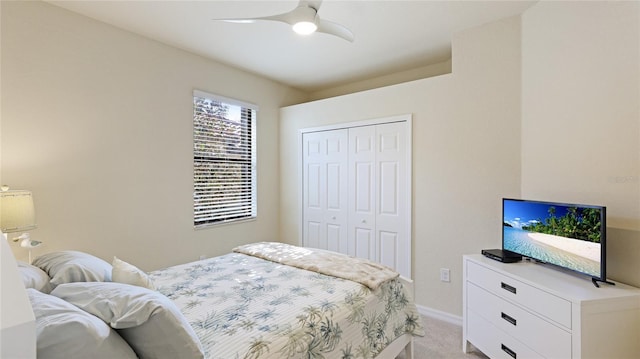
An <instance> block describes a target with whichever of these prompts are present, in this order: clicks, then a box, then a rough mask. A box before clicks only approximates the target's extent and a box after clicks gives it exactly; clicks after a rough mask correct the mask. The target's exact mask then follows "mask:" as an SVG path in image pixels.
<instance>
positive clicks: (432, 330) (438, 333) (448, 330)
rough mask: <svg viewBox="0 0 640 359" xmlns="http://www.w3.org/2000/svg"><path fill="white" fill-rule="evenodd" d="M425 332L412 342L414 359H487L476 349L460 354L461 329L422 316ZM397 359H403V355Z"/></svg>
mask: <svg viewBox="0 0 640 359" xmlns="http://www.w3.org/2000/svg"><path fill="white" fill-rule="evenodd" d="M422 322H423V324H424V328H425V331H426V333H427V334H426V335H425V336H424V337H416V338H415V340H414V346H413V348H414V353H413V356H414V359H437V358H445V359H449V358H451V359H458V358H460V359H478V358H482V359H486V358H488V357H487V356H485V355H484V354H482V353H481V352H480V351H478V350H477V349H475V348H473V349H472V351H471V352H469V353H467V354H465V353H463V352H462V327H460V326H458V325H455V324H451V323H447V322H443V321H440V320H437V319H433V318H430V317H425V316H422ZM397 359H405V358H404V354H401V355H400V356H398V358H397Z"/></svg>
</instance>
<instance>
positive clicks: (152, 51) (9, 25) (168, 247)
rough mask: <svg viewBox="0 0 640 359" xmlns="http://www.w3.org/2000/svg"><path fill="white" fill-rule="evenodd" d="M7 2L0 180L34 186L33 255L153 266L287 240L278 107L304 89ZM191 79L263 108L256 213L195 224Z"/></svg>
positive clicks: (47, 8)
mask: <svg viewBox="0 0 640 359" xmlns="http://www.w3.org/2000/svg"><path fill="white" fill-rule="evenodd" d="M1 6H2V30H3V31H2V69H1V70H2V83H1V85H2V111H1V114H2V147H1V151H0V152H1V158H2V180H3V182H4V183H6V184H8V185H10V186H12V187H13V188H14V189H18V188H23V189H29V190H32V191H33V195H34V202H35V206H36V216H37V221H38V229H36V230H34V231H33V232H32V238H34V239H37V240H41V241H43V242H44V245H43V246H42V247H40V248H38V249H37V250H36V254H37V253H42V252H46V251H52V250H57V249H76V250H85V251H88V252H91V253H94V254H96V255H98V256H100V257H102V258H104V259H106V260H108V261H111V258H112V257H113V256H114V255H117V256H118V257H122V258H123V259H124V260H127V261H131V262H132V263H134V264H136V265H139V266H140V267H141V268H143V269H145V270H151V269H156V268H159V267H164V266H168V265H171V264H175V263H181V262H186V261H192V260H196V259H198V256H199V255H201V254H204V255H207V256H213V255H219V254H222V253H225V252H228V251H229V250H230V249H231V248H232V247H234V246H236V245H238V244H243V243H247V242H251V241H256V240H275V239H277V235H278V231H279V230H278V222H279V221H278V215H279V213H278V211H277V210H274V208H278V201H279V195H278V191H279V173H278V171H277V163H278V135H279V134H278V114H279V108H280V107H281V106H285V105H288V104H291V103H297V102H299V101H301V99H302V98H304V96H303V95H304V94H302V93H300V92H296V91H294V90H292V89H290V88H288V87H285V86H282V85H279V84H277V83H274V82H271V81H268V80H265V79H263V78H260V77H257V76H254V75H251V74H248V73H246V72H242V71H239V70H236V69H233V68H230V67H227V66H223V65H220V64H218V63H215V62H212V61H209V60H206V59H204V58H202V57H199V56H196V55H193V54H190V53H187V52H184V51H181V50H177V49H175V48H172V47H169V46H165V45H162V44H160V43H157V42H154V41H151V40H148V39H145V38H143V37H140V36H137V35H134V34H131V33H128V32H125V31H122V30H118V29H116V28H113V27H111V26H108V25H106V24H103V23H100V22H97V21H94V20H92V19H90V18H87V17H84V16H80V15H77V14H74V13H72V12H69V11H67V10H63V9H60V8H57V7H55V6H51V5H49V4H46V3H43V2H7V1H3V2H2V3H1ZM193 89H200V90H204V91H207V92H211V93H216V94H219V95H222V96H226V97H231V98H237V99H239V100H242V101H246V102H251V103H255V104H257V105H258V106H259V107H260V112H259V113H258V125H257V126H258V129H257V131H258V132H257V133H258V139H257V143H258V149H257V151H258V156H259V165H258V193H259V198H258V214H259V216H258V220H256V221H252V222H248V223H243V224H233V225H225V226H219V227H216V228H209V229H204V230H197V231H196V230H194V229H193V224H192V223H193V222H192V221H193V219H192V218H193V217H192V216H193V207H192V206H193V205H192V202H193V194H192V193H193V187H192V181H193V180H192V173H193V169H192V168H193V163H192V162H193V161H192V116H193V109H192V106H193V105H192V90H193ZM274 164H275V166H274ZM274 167H275V168H274ZM15 252H16V255H17V256H23V257H24V256H25V255H26V253H25V251H23V250H21V249H19V248H18V249H16V250H15Z"/></svg>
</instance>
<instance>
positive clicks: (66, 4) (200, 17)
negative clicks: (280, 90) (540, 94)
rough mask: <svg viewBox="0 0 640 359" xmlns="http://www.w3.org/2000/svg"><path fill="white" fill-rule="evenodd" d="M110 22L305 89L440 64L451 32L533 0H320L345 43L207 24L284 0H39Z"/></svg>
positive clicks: (277, 6)
mask: <svg viewBox="0 0 640 359" xmlns="http://www.w3.org/2000/svg"><path fill="white" fill-rule="evenodd" d="M47 2H49V3H51V4H54V5H57V6H60V7H63V8H66V9H68V10H71V11H74V12H77V13H80V14H83V15H86V16H89V17H91V18H94V19H97V20H100V21H103V22H105V23H108V24H111V25H113V26H116V27H119V28H122V29H125V30H128V31H131V32H134V33H137V34H140V35H143V36H145V37H149V38H151V39H154V40H157V41H159V42H162V43H165V44H168V45H171V46H174V47H177V48H180V49H184V50H187V51H189V52H193V53H196V54H199V55H201V56H204V57H207V58H210V59H213V60H215V61H218V62H221V63H224V64H227V65H231V66H234V67H237V68H240V69H243V70H246V71H249V72H252V73H255V74H259V75H261V76H264V77H267V78H270V79H273V80H275V81H278V82H280V83H284V84H287V85H290V86H292V87H295V88H298V89H301V90H304V91H307V92H313V91H320V90H323V89H327V88H331V87H336V86H341V85H344V84H347V83H350V82H356V81H363V80H366V79H370V78H375V77H379V76H385V75H389V74H392V73H396V72H401V71H407V70H412V69H415V68H420V67H424V66H427V65H431V64H435V63H440V62H443V61H446V60H448V59H450V57H451V35H452V34H453V33H455V32H457V31H460V30H463V29H467V28H471V27H474V26H478V25H481V24H484V23H487V22H491V21H494V20H497V19H501V18H505V17H509V16H512V15H517V14H520V13H522V12H523V11H524V10H526V9H527V8H528V7H530V6H531V5H532V4H533V3H535V2H536V1H514V0H511V1H480V0H476V1H427V0H414V1H381V0H353V1H338V0H324V2H323V3H322V5H321V7H320V9H319V11H318V15H319V16H320V17H321V18H322V19H323V20H330V21H333V22H337V23H340V24H342V25H344V26H346V27H347V28H349V29H350V30H351V31H352V32H353V33H354V35H355V40H354V41H353V42H348V41H346V40H343V39H341V38H338V37H335V36H331V35H327V34H324V33H314V34H311V35H308V36H301V35H297V34H295V33H294V32H293V31H292V30H291V28H290V26H288V25H287V24H285V23H281V22H273V21H259V22H255V23H252V24H238V23H228V22H223V21H214V19H221V18H246V17H260V16H270V15H275V14H279V13H284V12H287V11H290V10H292V9H294V8H295V7H296V5H297V0H285V1H271V0H260V1H245V0H228V1H221V0H216V1H182V0H173V1H153V0H151V1H149V0H144V1H121V0H109V1H47Z"/></svg>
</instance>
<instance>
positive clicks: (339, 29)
mask: <svg viewBox="0 0 640 359" xmlns="http://www.w3.org/2000/svg"><path fill="white" fill-rule="evenodd" d="M317 31H318V32H323V33H325V34H329V35H334V36H338V37H341V38H343V39H345V40H347V41H349V42H353V40H354V36H353V33H352V32H351V30H349V29H347V28H346V27H344V26H342V25H340V24H338V23H336V22H333V21H328V20H322V19H320V21H318V30H317Z"/></svg>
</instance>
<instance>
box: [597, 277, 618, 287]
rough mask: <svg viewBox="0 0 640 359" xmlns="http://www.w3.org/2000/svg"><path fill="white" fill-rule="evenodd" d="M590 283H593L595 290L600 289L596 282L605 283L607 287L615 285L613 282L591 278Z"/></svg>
mask: <svg viewBox="0 0 640 359" xmlns="http://www.w3.org/2000/svg"><path fill="white" fill-rule="evenodd" d="M591 281H592V282H593V285H595V286H596V288H600V285H598V282H602V283H606V284H609V285H616V284H615V283H614V282H612V281H609V280H606V279H597V278H591Z"/></svg>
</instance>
